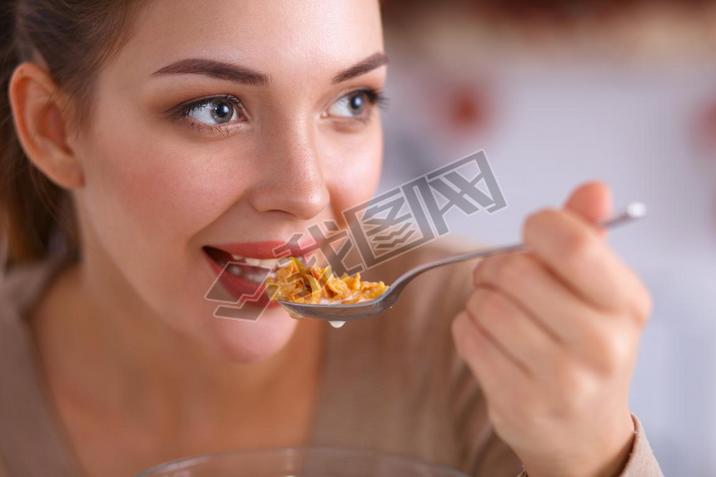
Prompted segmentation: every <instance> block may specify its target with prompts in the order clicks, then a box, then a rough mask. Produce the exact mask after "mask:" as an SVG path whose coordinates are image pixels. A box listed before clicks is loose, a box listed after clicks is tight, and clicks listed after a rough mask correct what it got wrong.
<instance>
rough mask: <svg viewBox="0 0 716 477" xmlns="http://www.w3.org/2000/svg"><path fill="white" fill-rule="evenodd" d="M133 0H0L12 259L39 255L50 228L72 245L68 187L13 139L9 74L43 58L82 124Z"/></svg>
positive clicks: (0, 193)
mask: <svg viewBox="0 0 716 477" xmlns="http://www.w3.org/2000/svg"><path fill="white" fill-rule="evenodd" d="M135 3H136V2H135V1H132V0H0V88H1V89H2V94H0V170H1V171H2V174H1V175H0V233H1V234H2V235H3V236H4V240H7V241H8V243H7V246H8V254H9V257H8V258H9V261H10V264H14V263H20V262H27V261H32V260H37V259H41V258H43V257H45V256H46V255H47V254H48V251H49V247H50V246H51V239H52V238H53V234H54V233H55V231H56V230H57V231H58V232H59V233H62V234H64V236H65V239H66V241H67V242H68V245H69V246H70V247H71V248H73V249H76V248H77V247H78V244H77V240H78V239H77V232H76V226H75V224H74V214H73V212H72V210H71V207H70V200H69V194H68V192H67V191H65V190H63V189H62V188H60V187H58V186H57V185H56V184H54V183H53V182H51V181H50V180H49V179H47V177H45V176H44V175H43V174H42V173H41V172H40V171H39V170H37V169H36V168H35V167H34V166H33V165H32V164H31V163H30V161H29V160H28V159H27V157H26V156H25V154H24V152H23V149H22V147H21V145H20V142H19V141H18V138H17V135H16V133H15V129H14V125H13V121H12V111H11V108H10V102H9V98H8V87H9V82H10V77H11V76H12V73H13V71H14V70H15V68H16V67H17V66H18V65H19V64H20V63H22V62H24V61H33V59H37V58H41V59H42V60H43V61H44V63H45V65H46V67H47V70H48V73H49V74H50V76H51V77H52V79H53V80H54V81H55V83H56V84H57V85H58V88H59V89H60V90H62V91H63V92H64V93H65V94H66V95H67V96H68V97H69V98H70V102H71V104H69V105H67V110H68V112H69V113H70V117H71V118H73V123H74V125H75V126H76V127H81V126H83V125H84V124H86V121H87V120H88V119H89V118H90V116H91V113H92V104H93V96H94V83H95V79H96V77H97V73H98V72H99V69H100V67H101V66H102V64H103V63H104V62H105V61H106V60H107V59H108V58H109V57H110V56H111V55H112V54H114V53H115V52H116V51H118V50H119V48H121V45H122V44H123V41H124V40H125V39H126V37H127V36H128V35H127V33H128V30H129V25H130V22H131V15H132V14H133V13H134V9H132V8H130V7H132V6H133V5H134V4H135ZM2 239H3V238H0V240H2ZM0 266H2V265H1V264H0Z"/></svg>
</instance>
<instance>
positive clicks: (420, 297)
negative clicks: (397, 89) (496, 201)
mask: <svg viewBox="0 0 716 477" xmlns="http://www.w3.org/2000/svg"><path fill="white" fill-rule="evenodd" d="M466 245H467V244H459V243H456V242H445V241H444V240H441V241H439V242H435V243H433V244H429V245H426V246H423V247H421V248H419V249H417V250H415V251H413V252H410V253H408V254H405V255H403V256H401V257H398V258H396V259H393V260H391V261H389V262H387V263H385V264H383V265H381V266H379V267H376V268H374V269H372V270H370V271H369V272H368V273H367V276H368V277H373V278H378V279H381V280H384V281H387V282H390V281H391V280H392V279H394V278H395V277H396V276H398V275H399V274H400V273H401V271H404V270H406V269H408V268H409V267H410V266H411V265H414V264H416V263H421V262H424V261H426V260H430V259H434V258H438V257H441V256H445V255H447V254H450V253H454V252H455V251H458V250H461V249H464V248H465V247H466ZM61 265H62V261H61V257H56V258H53V259H51V260H48V261H46V262H43V263H38V264H35V265H32V266H27V267H25V268H16V269H13V270H12V271H11V272H9V273H8V274H7V275H6V276H5V277H3V278H2V279H1V280H2V281H0V477H47V476H53V477H70V476H80V475H83V474H82V471H81V469H80V467H79V464H78V463H77V461H76V460H75V458H74V454H73V452H72V448H71V444H70V443H69V442H68V440H67V438H66V434H65V432H64V431H63V429H62V427H61V425H60V423H59V419H58V417H57V415H56V414H55V411H54V408H53V405H52V403H51V402H50V400H49V398H48V393H47V392H46V389H44V388H43V382H42V381H41V380H40V378H39V376H40V374H39V370H38V367H37V366H38V364H37V363H38V362H37V359H36V353H35V349H34V348H33V346H34V343H33V341H32V337H31V335H30V333H29V329H28V326H27V324H26V323H25V322H24V317H25V316H27V314H28V310H29V309H30V308H31V307H32V305H33V303H35V302H36V301H37V300H38V298H39V296H40V294H41V293H42V291H43V289H44V287H45V286H46V285H47V283H48V281H49V280H51V279H52V277H53V275H54V274H55V273H56V272H57V271H58V270H60V269H61ZM473 265H474V263H470V262H467V263H462V264H457V265H452V266H449V267H443V268H439V269H436V270H433V271H431V272H428V273H426V274H424V275H422V276H420V277H419V278H417V279H416V280H415V281H414V282H413V283H411V284H410V285H409V286H408V287H407V288H406V291H405V292H404V295H403V296H402V298H401V299H400V300H399V302H398V303H397V304H396V305H395V306H394V308H393V309H391V310H390V311H389V312H387V313H386V314H385V316H384V317H382V318H378V319H369V320H364V321H361V322H354V323H349V324H347V325H346V326H345V327H343V328H341V329H337V330H334V329H331V330H330V332H329V333H327V338H326V339H327V343H326V355H325V362H324V366H323V370H322V373H323V375H322V379H321V383H320V388H319V397H318V399H319V403H318V413H317V415H316V417H315V422H314V423H313V428H312V438H311V443H312V444H314V445H318V446H321V445H323V446H332V447H353V448H368V449H376V450H381V451H387V452H392V453H399V454H405V455H408V456H412V457H416V458H419V459H422V460H425V461H429V462H434V463H440V464H446V465H448V466H452V467H456V468H459V469H462V470H463V471H465V472H466V473H468V474H469V475H473V476H478V475H480V476H495V477H500V476H505V477H514V476H516V475H517V474H519V473H520V471H521V469H522V466H521V464H520V462H519V460H518V459H517V457H516V456H515V455H514V453H513V452H512V451H511V450H510V448H509V447H508V446H507V445H506V444H505V443H504V442H503V441H501V440H500V438H499V437H498V436H497V435H496V434H495V433H494V431H493V428H492V427H491V425H490V422H489V420H488V418H487V415H486V410H485V402H484V398H483V396H482V395H481V393H480V389H479V386H478V383H477V382H476V380H475V378H474V377H473V375H472V374H471V372H470V371H469V369H468V368H467V366H466V365H465V364H464V362H462V361H461V360H460V358H459V357H458V356H457V355H456V352H455V348H454V345H453V342H452V337H451V335H450V323H451V320H452V318H453V316H454V315H455V314H456V312H457V311H458V310H459V309H460V308H461V307H462V306H463V303H464V300H465V297H466V295H467V293H468V292H469V289H470V286H471V283H472V282H471V279H470V276H469V274H470V272H471V268H472V266H473ZM635 422H636V423H637V436H636V440H635V444H634V448H633V450H632V453H631V456H630V458H629V462H628V465H627V467H626V469H625V471H624V472H623V474H622V476H639V477H647V476H660V475H662V473H661V471H660V470H659V466H658V464H657V462H656V459H655V457H654V455H653V454H652V451H651V448H650V447H649V443H648V441H647V439H646V436H645V435H644V429H643V428H642V426H641V424H640V423H639V421H638V420H636V419H635ZM176 457H177V458H179V457H183V456H179V455H177V456H176Z"/></svg>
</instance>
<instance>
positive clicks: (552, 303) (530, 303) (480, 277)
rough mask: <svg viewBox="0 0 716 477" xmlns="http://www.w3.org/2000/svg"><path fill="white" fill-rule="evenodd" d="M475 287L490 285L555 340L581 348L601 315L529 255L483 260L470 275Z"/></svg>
mask: <svg viewBox="0 0 716 477" xmlns="http://www.w3.org/2000/svg"><path fill="white" fill-rule="evenodd" d="M473 279H474V284H475V286H478V287H479V286H490V287H492V288H496V289H498V290H500V291H501V292H502V293H504V294H505V295H507V296H509V297H510V298H511V299H512V300H513V301H514V302H515V303H516V304H518V305H519V306H521V307H522V308H524V309H525V310H526V311H527V313H528V314H529V316H530V317H531V318H532V319H533V320H534V321H535V323H536V324H537V326H540V327H541V328H543V329H544V330H545V332H546V333H548V334H549V336H550V337H551V338H552V339H554V340H555V341H557V342H560V343H562V344H565V345H567V346H576V347H581V346H583V345H585V344H587V343H588V342H589V337H590V331H591V328H592V327H593V326H595V323H598V322H599V321H602V318H603V317H602V315H600V314H599V313H598V311H597V310H596V309H595V308H593V307H591V306H590V305H589V304H588V303H585V302H584V301H583V300H582V299H581V298H580V297H579V296H577V295H575V294H574V292H573V291H572V290H570V289H569V288H568V287H567V286H565V285H564V283H562V281H561V280H560V279H559V278H557V277H556V276H555V275H554V274H553V273H551V272H550V271H549V270H548V269H547V268H545V267H544V266H543V265H542V264H540V263H539V261H538V260H537V259H536V258H535V257H534V256H533V255H531V254H529V253H525V252H518V253H510V254H504V255H498V256H494V257H489V258H487V259H485V260H484V261H483V262H482V263H481V265H480V266H479V267H476V268H475V271H474V274H473Z"/></svg>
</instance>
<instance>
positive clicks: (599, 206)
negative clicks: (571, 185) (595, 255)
mask: <svg viewBox="0 0 716 477" xmlns="http://www.w3.org/2000/svg"><path fill="white" fill-rule="evenodd" d="M564 208H565V209H566V210H569V211H571V212H573V213H575V214H576V215H578V216H580V217H581V218H583V219H584V220H586V221H587V222H589V223H591V224H595V225H596V224H598V223H599V222H601V221H603V220H606V219H607V218H609V216H610V215H611V214H612V194H611V191H610V190H609V187H607V186H606V184H604V183H603V182H599V181H590V182H585V183H584V184H581V185H580V186H579V187H577V188H576V189H574V190H573V191H572V193H571V194H570V195H569V198H568V199H567V201H566V202H565V204H564ZM600 235H603V233H602V234H600Z"/></svg>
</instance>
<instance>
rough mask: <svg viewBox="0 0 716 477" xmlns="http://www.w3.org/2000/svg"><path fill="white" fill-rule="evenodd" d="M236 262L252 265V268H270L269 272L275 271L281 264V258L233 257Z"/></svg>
mask: <svg viewBox="0 0 716 477" xmlns="http://www.w3.org/2000/svg"><path fill="white" fill-rule="evenodd" d="M231 258H233V259H234V260H235V261H237V262H240V263H245V264H246V265H251V266H252V267H262V268H268V269H269V270H273V269H275V268H276V267H277V266H278V265H279V264H280V261H281V259H280V258H253V257H241V256H239V255H232V256H231Z"/></svg>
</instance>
